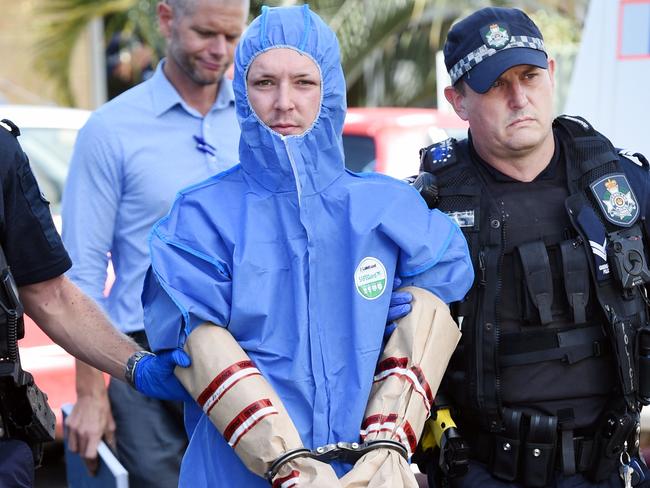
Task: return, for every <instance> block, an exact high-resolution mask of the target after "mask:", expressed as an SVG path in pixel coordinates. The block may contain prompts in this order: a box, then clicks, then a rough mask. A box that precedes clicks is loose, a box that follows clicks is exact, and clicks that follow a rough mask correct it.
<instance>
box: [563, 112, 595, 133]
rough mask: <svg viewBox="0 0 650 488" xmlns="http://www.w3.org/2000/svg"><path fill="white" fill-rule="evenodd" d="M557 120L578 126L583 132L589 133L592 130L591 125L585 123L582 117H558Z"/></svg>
mask: <svg viewBox="0 0 650 488" xmlns="http://www.w3.org/2000/svg"><path fill="white" fill-rule="evenodd" d="M558 119H563V120H567V121H569V122H573V123H574V124H578V125H579V126H580V127H582V129H583V130H584V131H585V132H589V131H592V130H593V127H592V126H591V124H590V123H589V122H587V121H586V120H585V119H583V118H582V117H578V116H577V115H576V116H574V115H560V116H559V117H558Z"/></svg>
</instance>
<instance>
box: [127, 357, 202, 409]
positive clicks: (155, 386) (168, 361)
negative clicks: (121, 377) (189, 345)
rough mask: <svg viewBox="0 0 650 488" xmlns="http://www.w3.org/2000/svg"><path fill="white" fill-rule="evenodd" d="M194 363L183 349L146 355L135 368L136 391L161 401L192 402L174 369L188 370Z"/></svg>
mask: <svg viewBox="0 0 650 488" xmlns="http://www.w3.org/2000/svg"><path fill="white" fill-rule="evenodd" d="M190 364H192V361H191V360H190V357H189V356H188V355H187V354H186V353H185V351H183V350H182V349H172V350H169V351H164V352H161V353H159V354H157V355H153V354H152V355H146V356H145V357H143V358H142V359H141V360H140V361H138V364H136V366H135V371H134V372H133V380H134V383H135V389H136V390H138V391H139V392H140V393H143V394H145V395H147V396H150V397H153V398H158V399H160V400H173V401H192V400H193V399H192V397H191V396H190V394H189V393H188V392H187V390H186V389H185V387H184V386H183V385H182V384H181V382H180V381H178V378H176V376H174V368H175V367H176V366H181V367H183V368H187V367H188V366H189V365H190Z"/></svg>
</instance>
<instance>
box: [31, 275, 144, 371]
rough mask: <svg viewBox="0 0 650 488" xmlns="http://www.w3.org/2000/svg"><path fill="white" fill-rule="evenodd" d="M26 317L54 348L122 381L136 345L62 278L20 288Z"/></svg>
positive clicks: (89, 300) (90, 301)
mask: <svg viewBox="0 0 650 488" xmlns="http://www.w3.org/2000/svg"><path fill="white" fill-rule="evenodd" d="M20 298H21V300H22V302H23V305H24V306H25V311H26V312H27V314H28V315H29V316H30V317H32V319H34V321H35V322H36V323H37V324H38V326H39V327H40V328H41V329H42V330H43V331H44V332H45V333H46V334H47V335H48V336H49V337H50V338H51V339H52V340H53V341H54V342H56V343H57V344H59V345H60V346H61V347H63V348H64V349H65V350H66V351H68V352H69V353H70V354H72V355H73V356H75V357H76V358H77V359H80V360H82V361H84V362H85V363H87V364H89V365H91V366H94V367H95V368H98V369H100V370H102V371H105V372H107V373H109V374H111V375H112V376H114V377H115V378H117V379H120V380H123V379H124V365H125V364H126V361H127V359H128V358H129V356H131V354H133V353H134V352H135V351H136V350H138V346H137V344H135V343H134V342H133V341H132V340H131V339H129V338H128V337H126V336H125V335H123V334H121V333H120V332H118V331H117V330H116V329H115V328H114V327H113V325H112V324H111V323H110V321H109V320H108V318H107V317H106V315H105V314H104V313H103V312H102V311H101V310H100V309H99V307H98V306H97V305H96V304H95V302H93V301H92V300H91V299H90V298H88V297H87V296H86V295H84V294H83V293H82V292H81V290H79V288H77V287H76V286H75V285H74V284H73V283H72V282H71V281H70V280H68V279H67V278H66V277H64V276H59V277H57V278H54V279H51V280H47V281H43V282H40V283H35V284H32V285H26V286H23V287H21V288H20Z"/></svg>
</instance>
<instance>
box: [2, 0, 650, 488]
mask: <svg viewBox="0 0 650 488" xmlns="http://www.w3.org/2000/svg"><path fill="white" fill-rule="evenodd" d="M157 3H158V0H18V1H16V0H0V11H1V12H2V13H3V15H1V16H0V59H2V62H1V63H0V119H2V118H9V119H11V120H13V121H14V122H16V123H17V124H18V125H19V126H20V127H21V131H22V133H23V136H22V137H21V139H20V141H21V144H22V145H23V148H24V149H25V151H26V152H27V154H28V155H29V157H30V160H31V163H32V167H33V170H34V172H35V174H36V177H37V179H38V181H39V185H40V186H41V189H42V190H43V192H44V193H45V195H46V197H47V198H48V200H50V202H51V203H52V207H51V208H52V211H53V213H54V217H55V220H56V221H57V222H58V223H60V220H59V219H58V211H59V208H58V206H59V202H60V199H61V192H62V188H63V184H64V181H65V177H66V175H67V168H68V163H69V158H70V155H71V152H72V147H73V144H74V140H75V137H76V133H77V131H78V129H79V128H80V127H81V125H83V123H84V122H85V120H87V117H88V115H89V113H90V112H89V110H92V109H94V108H96V107H98V106H99V105H101V104H102V103H104V102H105V101H107V100H109V99H110V98H113V97H115V96H116V95H118V94H119V93H121V92H122V91H124V90H126V89H128V88H130V87H131V86H133V85H135V84H137V83H139V82H141V81H143V80H144V79H146V78H147V77H148V76H150V75H151V74H152V72H153V70H154V69H155V67H156V64H157V63H158V61H159V60H160V58H161V57H162V56H163V50H164V48H163V42H162V39H161V37H160V36H159V34H158V30H157V25H156V4H157ZM302 3H304V2H302V1H298V0H267V1H265V2H262V1H260V0H251V18H253V17H255V16H257V15H258V14H259V12H260V9H261V5H262V4H266V5H271V6H277V5H294V4H302ZM309 4H310V7H311V8H312V9H313V10H315V11H316V12H318V13H319V14H320V15H321V16H322V17H323V18H324V19H325V20H326V21H327V22H328V23H329V24H330V25H331V26H332V28H333V29H334V30H335V31H336V33H337V35H338V38H339V41H340V45H341V54H342V61H343V66H344V71H345V74H346V80H347V86H348V105H349V106H350V107H355V108H354V109H352V110H350V112H349V114H348V118H346V125H345V128H344V146H345V151H346V164H347V165H348V167H349V168H350V169H352V170H354V171H381V172H384V173H386V174H391V175H393V176H397V177H403V176H406V175H409V174H414V172H416V171H417V167H418V165H419V160H418V156H417V149H419V148H420V147H423V146H425V145H428V144H430V143H431V142H434V141H436V140H439V139H440V138H445V137H447V136H456V137H463V135H464V133H465V131H466V124H464V123H463V122H462V121H460V120H459V119H457V117H455V115H453V114H446V113H445V112H449V107H448V106H446V102H445V103H443V101H444V96H443V95H442V90H443V88H444V87H445V86H446V85H447V84H448V77H447V74H446V71H445V69H444V62H443V59H442V56H441V54H440V52H439V51H440V49H441V48H442V45H443V43H444V39H445V37H446V34H447V31H448V30H449V27H450V26H451V25H452V23H453V22H454V21H455V20H456V19H458V18H459V17H463V16H465V15H467V14H469V13H470V12H472V11H474V10H476V9H478V8H481V7H484V6H489V5H492V6H507V7H518V8H521V9H522V10H524V11H525V12H526V13H528V14H529V15H530V16H531V17H532V18H533V20H534V21H535V22H536V23H537V25H538V26H539V27H540V29H541V31H542V32H543V34H544V37H545V43H546V47H547V49H548V51H549V53H550V55H551V56H552V57H554V58H555V59H556V61H557V66H556V87H557V88H556V99H555V111H556V113H558V114H559V113H563V112H566V113H573V114H580V115H583V116H585V117H586V118H587V119H588V120H590V121H591V122H592V123H593V124H594V126H595V127H596V128H597V129H599V130H601V131H602V132H604V133H605V134H607V135H608V136H609V137H611V138H612V140H613V141H614V142H615V143H616V144H619V145H621V146H622V147H630V148H633V149H635V150H639V151H641V152H645V153H646V154H650V137H648V136H650V134H649V133H648V129H647V127H648V124H647V122H646V114H647V113H648V111H650V90H648V88H647V81H646V80H647V78H648V76H650V0H591V2H590V1H589V0H511V1H498V0H493V1H488V0H312V1H310V2H309ZM368 107H392V108H381V109H370V108H368ZM432 109H438V110H432ZM405 155H411V156H413V157H409V158H408V160H409V163H408V164H411V163H412V164H413V165H414V166H408V167H406V164H407V163H406V161H405V159H406V156H405ZM27 331H28V332H27V336H26V338H25V339H23V340H22V341H21V357H22V359H23V363H24V367H25V369H27V370H29V371H31V372H32V373H34V376H35V377H36V380H37V383H38V384H39V385H40V386H41V388H43V389H44V390H45V391H46V392H47V393H48V394H49V396H50V404H51V405H52V407H53V408H54V409H55V410H56V411H57V415H58V417H59V422H58V431H57V435H58V438H59V439H61V438H62V432H61V420H60V406H61V405H62V404H63V403H69V402H74V401H75V394H74V369H73V368H74V362H73V359H72V358H71V357H70V356H68V355H67V354H66V353H65V351H63V350H62V349H61V348H59V347H58V346H56V345H54V344H52V343H51V342H50V341H49V339H48V338H47V337H46V336H45V335H44V334H43V333H42V332H40V329H38V328H37V327H35V326H34V324H33V323H32V324H27ZM646 410H647V409H646ZM645 416H646V415H644V417H645ZM643 425H644V428H645V429H646V430H648V431H650V417H648V418H644V420H643ZM646 445H650V443H649V442H647V441H645V442H644V446H646ZM62 486H66V482H65V470H64V465H63V458H62V449H61V443H60V442H59V443H54V444H53V445H52V446H50V448H49V449H48V453H47V456H46V463H45V467H44V468H41V469H39V470H38V471H37V487H48V488H53V487H62Z"/></svg>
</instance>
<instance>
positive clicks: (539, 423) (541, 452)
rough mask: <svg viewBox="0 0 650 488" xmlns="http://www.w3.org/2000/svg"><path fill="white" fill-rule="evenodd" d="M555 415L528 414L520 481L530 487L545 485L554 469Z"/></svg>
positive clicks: (535, 487)
mask: <svg viewBox="0 0 650 488" xmlns="http://www.w3.org/2000/svg"><path fill="white" fill-rule="evenodd" d="M556 440H557V417H548V416H546V415H538V414H534V415H531V416H530V424H529V427H528V434H527V436H526V444H525V447H524V459H523V473H522V476H521V478H522V481H523V483H524V485H525V486H528V487H530V488H541V487H543V486H546V484H547V483H548V481H549V480H550V479H551V477H552V476H553V471H554V469H555V446H556Z"/></svg>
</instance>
